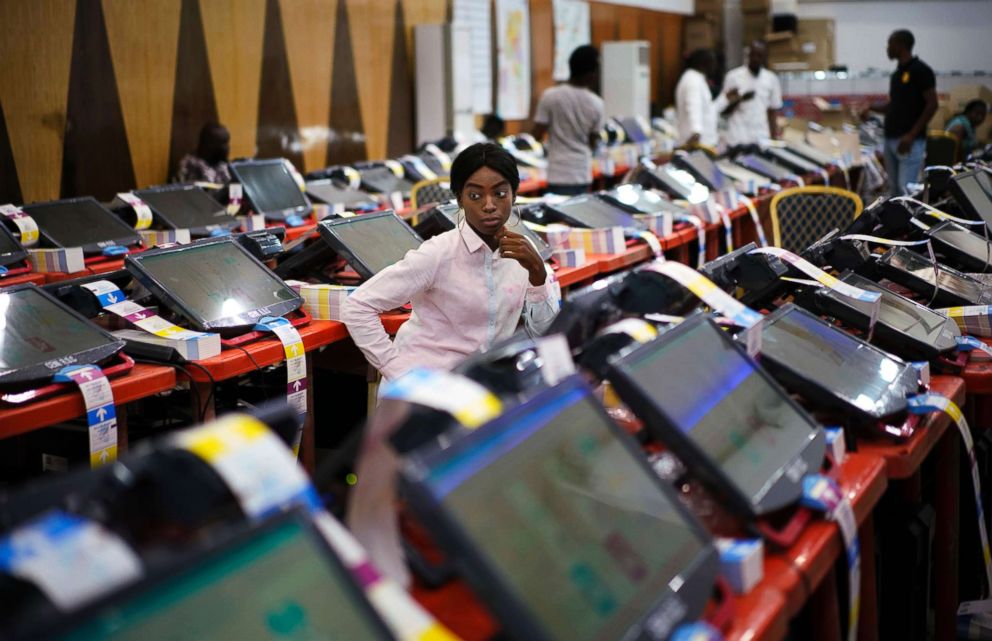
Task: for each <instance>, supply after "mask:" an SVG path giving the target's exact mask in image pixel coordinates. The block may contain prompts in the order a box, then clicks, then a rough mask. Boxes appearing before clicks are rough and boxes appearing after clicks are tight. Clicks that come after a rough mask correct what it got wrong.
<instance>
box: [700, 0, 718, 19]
mask: <svg viewBox="0 0 992 641" xmlns="http://www.w3.org/2000/svg"><path fill="white" fill-rule="evenodd" d="M723 5H724V0H696V8H695V10H694V13H695V14H696V15H697V16H698V15H704V14H712V13H719V14H720V15H723Z"/></svg>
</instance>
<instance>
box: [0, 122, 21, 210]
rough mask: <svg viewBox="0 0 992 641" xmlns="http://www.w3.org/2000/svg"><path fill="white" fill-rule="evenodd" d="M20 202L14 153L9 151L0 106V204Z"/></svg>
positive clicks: (7, 137) (19, 187) (5, 126)
mask: <svg viewBox="0 0 992 641" xmlns="http://www.w3.org/2000/svg"><path fill="white" fill-rule="evenodd" d="M20 202H22V201H21V183H20V181H19V180H17V165H15V164H14V152H13V151H11V149H10V136H9V135H7V119H6V118H4V116H3V105H2V104H0V204H3V203H20Z"/></svg>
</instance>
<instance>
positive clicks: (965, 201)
mask: <svg viewBox="0 0 992 641" xmlns="http://www.w3.org/2000/svg"><path fill="white" fill-rule="evenodd" d="M982 171H983V170H981V169H976V170H975V171H969V172H964V173H960V174H957V175H954V176H951V180H950V182H949V183H948V185H947V186H948V190H949V191H950V192H951V196H953V197H954V201H955V202H957V204H958V205H959V206H960V207H961V208H962V209H964V210H965V211H966V212H967V213H968V215H969V216H971V217H972V218H974V219H975V220H984V221H985V224H986V226H988V228H989V229H992V194H990V193H988V191H987V190H986V189H985V187H983V186H982V184H981V183H980V182H979V180H978V174H979V173H980V172H982ZM965 180H974V181H975V182H976V183H977V184H978V187H979V189H981V191H982V192H984V193H985V196H986V199H987V200H988V206H987V208H986V209H985V210H982V209H981V208H980V207H979V203H974V202H972V201H971V199H970V198H968V195H967V194H966V193H965V190H964V188H963V187H961V185H960V183H962V182H964V181H965Z"/></svg>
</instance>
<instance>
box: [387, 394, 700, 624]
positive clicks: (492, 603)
mask: <svg viewBox="0 0 992 641" xmlns="http://www.w3.org/2000/svg"><path fill="white" fill-rule="evenodd" d="M576 389H584V390H585V392H586V394H587V395H588V398H589V399H591V401H592V405H593V406H594V407H595V408H596V411H597V412H599V413H601V416H602V418H603V423H604V425H606V427H607V429H608V430H610V431H611V432H612V433H613V435H614V436H615V437H616V438H617V439H618V440H619V441H620V442H621V443H622V444H623V446H624V447H625V448H627V451H628V452H630V454H631V456H632V458H633V459H634V460H635V462H636V463H635V464H636V465H639V466H642V468H643V469H644V471H645V472H646V473H647V475H648V477H649V478H651V479H652V480H653V482H654V483H656V484H657V486H658V487H659V489H660V491H661V492H663V493H664V494H665V496H666V498H667V499H668V500H669V502H670V503H671V504H672V506H673V509H674V511H675V512H676V513H677V514H679V515H680V516H682V518H683V520H684V523H685V525H686V527H687V529H689V530H690V531H691V532H692V533H693V535H695V536H696V538H697V539H699V540H700V542H701V544H702V550H701V552H700V554H699V556H697V557H696V558H695V559H693V560H692V562H691V563H686V569H685V570H683V572H681V573H679V575H678V576H679V577H681V578H682V579H683V584H682V587H681V588H680V589H679V590H678V591H673V592H674V594H671V595H669V596H668V598H667V599H659V600H657V601H655V603H654V604H653V605H652V607H651V608H650V609H649V611H648V612H647V613H645V614H644V615H643V616H642V619H641V621H642V627H643V623H644V622H646V621H647V619H648V618H649V615H650V614H653V613H654V612H657V611H659V610H660V609H662V607H663V606H664V605H665V604H666V603H667V602H669V601H671V600H674V599H675V598H681V599H682V600H683V601H684V602H688V603H687V604H686V605H687V607H686V611H685V613H684V615H683V617H682V619H681V620H682V621H685V620H692V619H694V618H696V617H697V616H699V615H700V614H701V613H702V611H703V608H704V607H705V604H706V601H707V600H708V599H709V596H710V591H711V588H712V585H713V583H714V581H715V580H716V575H717V573H718V566H719V556H718V555H717V553H716V551H715V549H714V548H713V546H712V544H710V545H707V542H709V541H711V538H710V535H709V533H708V532H707V531H706V530H705V529H704V528H703V527H702V526H701V525H700V524H699V522H698V521H697V520H696V517H695V515H693V514H692V513H691V512H690V511H689V510H688V508H686V507H685V505H684V504H683V503H682V501H680V500H679V498H678V496H677V495H676V494H675V492H674V491H673V489H672V488H671V487H669V486H668V485H667V484H666V483H664V482H663V481H662V480H661V479H660V478H659V477H658V476H657V474H656V473H655V472H654V471H653V470H651V468H650V466H649V465H648V463H647V461H646V460H645V458H644V454H643V452H642V451H641V450H640V449H639V448H638V447H637V445H636V444H635V443H633V442H632V440H631V439H630V437H629V436H628V435H627V434H626V433H625V432H624V431H623V430H621V429H620V428H619V427H618V426H617V425H616V423H615V421H613V419H611V418H610V417H609V416H608V415H606V413H605V410H603V409H602V407H601V406H600V405H599V403H598V402H597V401H596V400H595V398H594V397H592V394H591V392H589V390H588V387H587V386H586V384H585V382H584V381H582V379H581V378H580V377H579V376H578V375H573V376H570V377H568V378H566V379H565V380H563V381H562V382H561V383H559V384H558V385H556V386H555V387H552V388H549V389H546V390H542V391H541V392H539V393H538V394H536V395H535V396H534V397H533V398H531V399H530V400H529V401H528V402H527V403H524V404H521V405H518V406H516V407H514V408H512V409H510V410H509V411H507V412H506V413H504V414H503V415H501V416H500V417H498V418H496V419H494V420H493V421H491V422H490V423H489V424H487V425H484V426H482V427H481V428H479V429H477V430H475V431H473V432H470V433H468V434H466V435H465V436H464V437H463V438H460V439H459V440H458V441H455V442H454V443H453V444H450V445H448V446H442V445H440V444H438V442H436V441H433V442H430V443H429V444H427V445H426V446H424V447H422V448H420V449H418V450H416V451H414V452H413V453H411V454H410V455H408V456H407V460H406V462H405V464H404V466H403V469H402V472H401V476H400V480H401V483H402V484H403V487H404V489H405V492H404V496H406V497H407V499H408V501H409V505H410V507H411V508H412V509H413V510H414V512H416V513H417V514H418V515H419V516H420V522H421V523H422V524H423V525H424V526H425V527H427V528H428V529H429V530H431V531H432V532H433V534H434V536H436V537H437V540H438V541H439V542H440V543H442V545H444V546H445V548H446V549H447V551H448V552H452V553H453V556H454V562H455V564H456V565H457V566H458V568H459V570H460V571H461V573H462V574H463V576H464V577H465V578H466V580H467V581H468V582H469V583H470V584H471V585H472V587H473V590H475V591H476V592H477V593H478V594H479V595H480V596H481V597H482V600H483V601H484V602H485V603H486V604H487V605H488V606H489V608H490V609H491V610H492V612H493V613H494V614H495V615H496V616H497V618H498V620H500V621H501V622H502V623H503V624H504V625H505V626H506V627H507V628H508V630H509V631H510V633H511V635H512V636H513V638H515V639H528V640H529V641H556V640H555V639H553V638H552V637H550V636H549V635H546V634H545V633H544V630H543V628H542V627H541V626H540V624H539V623H538V621H537V619H536V618H534V617H532V616H531V615H530V613H529V611H528V610H527V607H526V604H524V603H520V602H519V601H518V600H517V599H515V598H514V597H513V594H514V592H513V590H512V589H510V588H509V587H508V586H507V585H505V584H504V582H503V581H502V580H501V578H500V575H499V573H498V572H497V571H496V570H494V569H493V568H490V567H489V563H488V561H487V560H486V558H485V557H484V555H483V554H481V553H479V552H477V551H476V550H475V548H474V546H473V545H472V541H471V537H470V536H469V535H468V534H467V533H466V532H465V531H464V530H463V529H462V528H461V527H460V526H459V525H458V524H457V523H456V522H455V520H454V519H453V518H451V517H450V516H449V515H448V513H447V511H446V510H445V509H444V507H443V506H442V505H441V501H439V500H437V499H436V498H435V497H434V495H433V493H432V492H431V490H430V488H429V487H428V483H427V482H426V481H424V480H423V473H424V472H425V471H426V470H428V469H429V468H430V467H431V466H432V465H438V464H442V463H443V462H444V461H446V460H449V459H450V458H451V457H452V456H453V455H455V454H458V453H461V452H462V451H464V450H466V449H470V448H471V447H472V446H473V445H474V444H475V442H476V441H478V440H481V438H480V436H485V434H486V431H488V430H493V429H501V428H502V429H505V427H504V426H506V425H508V424H510V423H512V422H513V421H514V420H515V419H516V417H517V416H519V415H520V414H523V413H525V412H528V411H530V407H532V406H533V405H538V406H539V405H541V404H543V403H546V402H548V401H549V400H554V399H556V398H559V397H561V396H564V395H566V394H570V393H572V392H573V391H575V390H576ZM671 627H672V629H674V628H675V627H677V622H676V623H673V624H672V626H671ZM635 639H637V640H638V641H641V640H643V641H647V640H648V639H650V637H648V636H647V635H646V634H642V635H641V636H638V637H635Z"/></svg>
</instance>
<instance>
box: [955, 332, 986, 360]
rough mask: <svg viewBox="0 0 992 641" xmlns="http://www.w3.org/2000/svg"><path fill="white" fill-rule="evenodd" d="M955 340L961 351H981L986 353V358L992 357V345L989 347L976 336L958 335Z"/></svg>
mask: <svg viewBox="0 0 992 641" xmlns="http://www.w3.org/2000/svg"><path fill="white" fill-rule="evenodd" d="M954 341H955V342H956V343H957V344H958V351H959V352H971V351H976V350H977V351H979V352H982V354H984V355H985V357H986V359H989V358H992V347H989V346H988V345H986V344H985V343H983V342H982V341H980V340H978V339H977V338H975V337H974V336H956V337H954Z"/></svg>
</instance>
